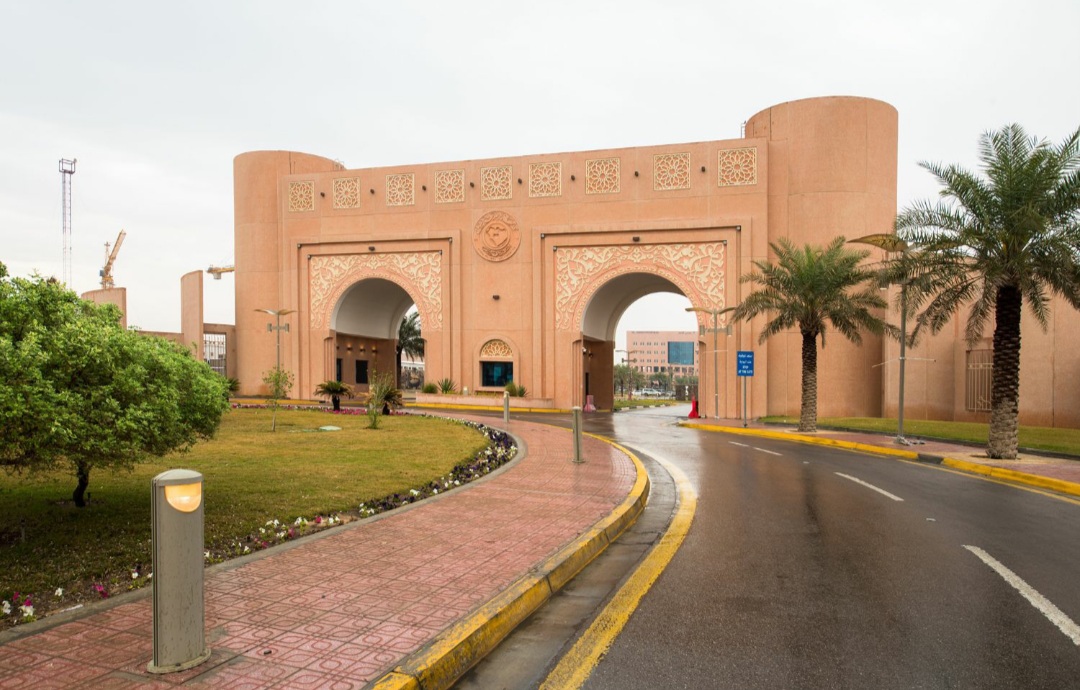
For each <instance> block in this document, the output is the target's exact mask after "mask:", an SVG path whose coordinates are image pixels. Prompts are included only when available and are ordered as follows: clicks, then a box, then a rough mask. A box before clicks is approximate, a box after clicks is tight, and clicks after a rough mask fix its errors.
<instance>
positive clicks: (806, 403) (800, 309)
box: [732, 237, 886, 431]
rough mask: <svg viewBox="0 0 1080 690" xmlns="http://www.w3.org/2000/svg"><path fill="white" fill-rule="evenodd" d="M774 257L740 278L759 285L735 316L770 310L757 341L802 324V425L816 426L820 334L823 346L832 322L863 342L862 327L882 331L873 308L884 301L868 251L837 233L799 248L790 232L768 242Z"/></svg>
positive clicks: (744, 317) (806, 428)
mask: <svg viewBox="0 0 1080 690" xmlns="http://www.w3.org/2000/svg"><path fill="white" fill-rule="evenodd" d="M769 247H771V248H772V253H773V254H775V255H776V263H770V262H768V261H765V260H760V261H755V262H754V267H755V269H757V270H755V271H754V272H752V273H748V274H746V275H744V276H743V277H742V278H740V282H744V283H753V284H754V285H758V286H760V289H757V290H755V291H754V292H751V293H750V294H749V295H747V296H746V298H745V299H744V300H743V302H742V304H740V305H739V306H738V307H736V308H735V310H734V311H733V312H732V317H733V318H735V319H738V320H749V319H752V318H753V317H755V316H758V315H759V314H765V313H768V314H769V316H771V317H772V319H771V320H770V321H769V322H768V323H766V324H765V328H764V329H762V331H761V336H760V337H759V338H758V342H760V343H764V342H765V341H766V339H768V338H769V336H773V335H776V334H777V333H781V332H783V331H785V330H788V329H790V328H794V327H796V326H797V327H798V328H799V332H800V333H801V334H802V404H801V406H800V410H799V431H817V339H818V336H819V335H820V336H821V346H822V347H825V332H826V330H827V325H828V324H831V325H832V326H833V327H834V328H836V330H837V331H839V332H840V333H841V335H843V336H844V337H845V338H847V339H848V340H850V341H852V342H854V343H856V344H859V343H861V342H862V336H860V335H859V330H860V329H861V328H866V329H867V330H870V331H873V332H875V333H880V332H881V331H882V329H883V327H884V324H883V323H882V321H881V319H880V318H878V317H877V316H875V315H874V314H873V313H871V311H870V310H871V309H882V308H884V307H885V306H886V302H885V300H884V299H882V297H881V296H880V294H878V292H879V291H878V289H877V283H876V281H875V278H876V274H875V273H874V271H873V270H871V269H870V268H867V267H864V266H861V265H860V262H861V261H862V260H863V259H865V258H866V257H867V256H869V255H870V252H869V251H856V250H853V249H850V248H848V247H846V246H844V238H843V237H837V238H836V239H835V240H833V241H832V242H831V243H830V244H829V245H828V246H827V247H825V248H824V249H822V248H820V247H815V246H812V245H806V246H805V247H803V248H801V249H800V248H797V247H796V246H795V245H794V244H792V242H791V241H790V240H788V239H787V238H780V239H779V240H778V241H777V242H775V243H770V244H769Z"/></svg>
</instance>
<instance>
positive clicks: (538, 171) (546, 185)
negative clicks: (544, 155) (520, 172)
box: [529, 163, 562, 197]
mask: <svg viewBox="0 0 1080 690" xmlns="http://www.w3.org/2000/svg"><path fill="white" fill-rule="evenodd" d="M529 196H530V197H541V196H562V163H530V164H529Z"/></svg>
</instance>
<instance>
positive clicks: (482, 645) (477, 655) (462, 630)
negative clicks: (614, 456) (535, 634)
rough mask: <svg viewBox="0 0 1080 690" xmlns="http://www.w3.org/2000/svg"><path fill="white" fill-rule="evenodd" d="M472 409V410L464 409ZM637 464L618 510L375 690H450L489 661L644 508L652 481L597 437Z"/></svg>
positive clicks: (446, 632)
mask: <svg viewBox="0 0 1080 690" xmlns="http://www.w3.org/2000/svg"><path fill="white" fill-rule="evenodd" d="M466 409H469V408H466ZM589 435H590V436H592V437H593V438H597V439H599V440H601V441H604V442H605V443H609V444H611V445H612V446H614V447H616V448H618V449H619V450H620V451H622V452H623V453H625V454H626V455H627V456H628V457H629V458H630V460H631V462H633V463H634V467H635V469H636V470H637V479H636V480H635V482H634V486H633V488H632V489H631V490H630V493H629V494H628V495H627V497H626V498H625V499H624V500H623V502H622V503H621V504H619V506H618V507H617V508H615V510H614V511H612V513H611V514H610V515H608V516H607V517H605V518H604V519H602V520H600V521H599V522H597V523H596V524H595V525H593V527H592V528H591V529H589V530H588V531H587V532H585V533H584V534H582V535H581V536H579V537H578V538H577V539H575V540H574V541H573V542H571V543H570V544H568V545H566V546H565V547H563V548H562V549H560V550H559V552H558V553H556V554H555V555H554V556H552V557H550V558H548V559H547V560H546V561H544V562H543V563H542V564H540V565H539V566H538V567H537V568H535V569H534V570H533V571H532V572H531V573H530V574H528V575H526V576H525V577H522V578H521V579H519V580H518V581H517V582H515V583H514V584H512V585H510V587H508V588H507V589H505V590H503V591H502V592H501V593H499V594H498V595H497V596H495V597H494V598H493V599H491V600H490V601H488V602H487V603H485V604H483V605H481V606H480V607H479V608H478V609H476V610H475V611H473V612H472V613H471V614H470V615H468V616H466V617H465V618H463V619H462V620H460V621H458V622H457V623H455V624H454V625H452V626H450V627H449V628H447V629H446V630H444V631H443V632H442V633H440V634H439V635H438V636H436V637H435V639H434V640H432V641H431V642H430V643H428V644H427V645H426V646H424V647H423V648H422V649H420V650H419V651H417V652H415V653H413V654H412V655H410V656H408V657H406V658H405V659H404V660H402V662H401V663H400V664H399V665H398V666H397V667H396V668H395V669H394V670H392V671H390V672H389V673H387V674H386V675H384V676H382V677H381V678H379V679H378V680H376V681H375V682H374V683H373V684H372V685H371V687H372V688H378V689H379V690H395V689H400V690H418V689H419V688H423V689H424V690H434V689H441V688H449V687H450V686H452V685H453V684H454V681H456V680H457V679H458V678H460V677H461V676H462V675H463V674H464V673H465V672H466V671H468V670H469V669H470V668H472V666H473V665H474V664H476V662H478V661H480V660H481V659H483V658H484V657H485V656H487V655H488V654H489V653H490V652H491V650H493V649H495V647H496V646H497V645H498V644H499V643H500V642H502V640H503V638H505V637H506V636H507V635H509V634H510V632H512V631H513V630H514V628H516V627H517V626H518V625H519V624H520V623H521V622H522V621H524V620H525V619H526V618H528V617H529V615H531V614H532V613H533V612H534V611H536V609H538V608H539V607H540V606H542V605H543V604H544V603H545V602H546V601H547V600H548V599H550V598H551V596H552V594H553V593H555V592H557V591H558V590H559V589H560V588H562V587H563V585H565V584H566V583H567V582H569V581H570V580H571V579H572V578H573V577H574V576H575V575H577V574H578V573H579V572H581V569H582V568H584V567H585V566H586V565H588V564H589V563H590V562H591V561H592V560H593V559H594V558H595V557H596V556H597V555H599V554H600V553H601V552H603V551H604V549H606V548H607V546H608V544H609V543H610V542H611V540H613V539H614V538H615V537H617V536H619V534H621V533H622V532H623V531H624V530H625V529H626V528H627V527H629V526H630V525H632V524H633V523H634V521H635V520H636V519H637V517H638V516H639V515H640V514H641V512H642V511H643V510H644V509H645V504H646V502H647V501H648V495H649V476H648V474H647V473H646V472H645V466H644V465H642V464H641V461H640V460H639V459H638V458H637V457H636V456H635V455H634V454H633V453H631V452H630V451H629V450H627V449H626V448H624V447H622V446H620V445H619V444H617V443H615V442H614V441H611V440H609V439H605V438H602V437H599V436H593V435H592V434H589Z"/></svg>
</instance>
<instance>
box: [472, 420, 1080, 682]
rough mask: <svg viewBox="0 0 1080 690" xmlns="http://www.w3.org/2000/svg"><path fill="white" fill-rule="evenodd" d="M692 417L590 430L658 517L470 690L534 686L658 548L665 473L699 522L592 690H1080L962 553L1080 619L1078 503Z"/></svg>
mask: <svg viewBox="0 0 1080 690" xmlns="http://www.w3.org/2000/svg"><path fill="white" fill-rule="evenodd" d="M687 411H688V410H687V408H662V409H659V410H651V411H648V410H640V411H634V412H627V413H620V414H616V415H597V416H595V417H590V418H589V420H588V422H587V425H586V429H587V430H588V431H592V432H594V433H599V434H602V435H605V436H608V437H611V438H613V439H615V440H617V441H619V442H620V443H622V444H624V445H626V446H628V447H630V448H632V449H633V450H634V451H635V452H638V453H639V454H641V455H642V457H643V460H645V462H646V466H647V467H648V469H649V471H650V474H651V475H652V476H653V477H654V479H653V483H654V486H655V487H657V490H656V491H654V493H655V496H654V497H652V498H651V499H650V508H649V510H647V512H646V515H643V518H642V520H639V523H641V524H639V525H637V526H635V528H636V529H635V531H634V532H632V533H630V534H628V535H626V536H625V537H624V538H623V539H620V542H622V541H625V542H626V543H625V544H622V545H621V548H614V547H613V548H612V549H610V551H612V553H611V554H605V556H603V557H601V558H600V559H598V560H597V562H595V563H594V564H593V565H591V566H590V567H589V568H587V569H586V571H585V572H584V573H582V575H580V576H579V578H578V579H577V580H575V581H574V582H573V583H571V584H570V585H569V586H568V587H567V591H566V592H565V593H564V594H563V595H562V596H561V597H556V599H554V600H553V601H552V602H551V603H549V604H548V605H547V606H545V607H544V609H541V611H540V612H538V613H537V614H536V615H534V616H533V618H532V619H530V621H528V622H527V623H526V624H525V625H523V626H522V628H521V629H520V630H519V632H518V633H516V634H515V635H512V636H511V637H510V638H508V640H507V641H506V642H504V644H503V646H502V647H500V650H497V651H496V653H495V654H493V655H492V656H491V657H490V658H489V659H488V660H485V661H484V662H483V663H482V664H481V665H480V666H478V667H477V669H475V670H474V671H473V672H472V673H471V674H470V675H469V676H467V677H466V678H465V679H463V681H462V687H466V688H470V687H478V688H479V687H482V688H526V687H536V685H537V683H538V682H539V680H538V679H542V678H543V677H544V676H545V675H546V672H547V670H548V669H549V668H550V667H551V666H552V665H553V664H554V663H555V662H556V661H557V658H558V656H559V655H560V654H561V653H562V652H563V651H565V649H566V648H568V646H569V645H570V644H572V642H573V638H574V637H575V636H576V635H577V634H578V633H580V631H581V630H583V629H584V628H585V627H586V626H587V625H588V623H589V621H590V620H591V617H592V615H594V614H595V612H596V611H597V610H598V609H599V606H601V604H602V600H603V599H604V598H605V597H606V596H607V592H609V591H610V590H611V589H613V588H615V587H616V586H618V584H619V581H620V580H621V579H622V577H623V576H624V575H625V574H626V572H628V571H629V569H630V567H631V562H632V561H635V560H636V559H638V558H639V557H640V556H641V555H643V553H644V552H645V550H646V549H647V548H648V546H649V545H650V543H652V542H653V541H655V539H656V538H658V536H659V534H660V533H662V531H663V529H664V525H665V524H666V521H667V519H668V517H669V516H670V515H669V513H670V510H671V508H672V506H673V496H672V489H671V482H670V478H666V477H658V476H657V475H658V473H659V474H660V475H662V474H664V473H663V470H662V468H660V467H659V466H657V465H656V464H655V463H652V462H650V461H649V458H657V457H659V458H662V459H664V460H666V461H667V462H669V463H672V464H674V465H676V466H678V467H679V468H680V469H681V470H682V471H683V472H684V473H685V474H686V475H687V476H688V477H689V479H690V481H691V483H692V485H693V486H694V488H695V490H696V491H697V493H698V506H697V513H696V515H695V518H694V523H693V526H692V527H691V530H690V533H689V535H688V536H687V538H686V540H685V542H684V543H683V545H682V548H681V549H680V550H679V552H678V553H677V554H676V555H675V558H674V559H673V560H672V562H671V563H670V564H669V566H668V568H667V569H666V570H665V572H664V573H663V574H662V575H661V576H660V578H659V579H658V580H657V582H656V583H655V585H654V586H653V587H652V589H651V590H650V591H649V592H648V593H647V594H646V595H645V597H644V598H643V599H642V602H641V604H640V606H639V607H638V609H637V610H636V611H635V612H634V614H633V616H632V617H631V618H630V620H629V623H628V624H627V626H626V628H625V629H624V630H623V632H622V633H621V634H620V635H619V637H618V638H617V639H616V641H615V643H614V644H613V646H612V648H611V649H610V650H609V651H608V653H607V654H606V655H605V656H604V658H603V659H602V660H601V662H600V663H599V665H598V666H597V668H596V670H595V671H594V672H593V674H592V675H591V676H590V678H589V680H588V681H587V683H586V684H585V686H584V687H585V688H590V689H593V690H598V689H605V690H606V689H615V688H618V689H619V690H623V689H628V690H634V689H638V688H640V689H650V690H651V689H654V688H1080V645H1078V644H1077V643H1074V642H1073V640H1072V639H1070V638H1069V637H1068V636H1067V635H1066V634H1065V633H1063V632H1062V631H1061V630H1060V629H1059V628H1058V627H1056V626H1055V624H1054V623H1052V622H1051V621H1050V620H1049V619H1048V618H1047V617H1046V616H1045V615H1044V614H1043V613H1041V612H1040V611H1038V610H1037V609H1036V608H1035V607H1034V606H1032V604H1031V603H1029V601H1028V600H1027V599H1025V598H1024V597H1023V596H1022V595H1021V594H1020V593H1019V592H1018V591H1017V590H1016V589H1014V588H1013V587H1012V586H1011V585H1009V584H1008V583H1007V582H1006V581H1005V580H1004V579H1003V578H1002V576H1001V575H999V574H998V573H997V572H995V571H993V570H991V568H990V567H989V566H987V565H986V564H985V563H984V562H983V561H982V560H980V558H979V557H977V556H976V555H975V554H974V553H973V552H972V551H971V550H969V549H966V548H965V546H973V547H977V548H979V549H981V550H982V551H983V552H985V553H986V554H988V555H989V556H991V557H992V558H994V559H996V560H997V561H998V562H1000V563H1002V564H1003V565H1004V566H1005V567H1007V568H1009V569H1010V570H1011V571H1012V572H1013V573H1015V574H1016V575H1017V576H1019V577H1020V578H1022V579H1023V580H1024V581H1025V582H1026V583H1027V584H1028V585H1030V586H1031V587H1032V588H1033V589H1034V590H1037V592H1038V594H1041V595H1042V596H1043V597H1045V599H1047V600H1049V602H1051V603H1052V604H1053V605H1056V607H1057V608H1058V609H1060V611H1061V613H1062V614H1064V615H1065V616H1067V617H1068V618H1069V619H1071V621H1080V505H1078V504H1077V503H1076V502H1071V503H1070V502H1064V501H1060V500H1056V499H1052V498H1048V497H1046V496H1043V495H1040V494H1037V493H1032V492H1028V491H1024V490H1021V489H1017V488H1014V487H1009V486H1003V485H1000V484H995V483H992V482H987V481H983V480H980V479H975V478H972V477H969V476H963V475H959V474H955V473H951V472H947V471H942V470H940V469H936V468H932V467H929V466H925V465H918V464H913V463H905V462H900V461H897V460H893V459H884V458H877V457H873V456H868V455H863V454H858V453H851V452H847V451H840V450H833V449H828V448H819V447H816V446H807V445H800V444H793V443H784V442H779V441H770V440H767V439H757V438H751V437H740V436H735V435H727V434H716V433H708V432H701V431H696V430H692V429H681V428H678V427H677V426H675V420H676V418H677V417H678V416H685V414H686V412H687ZM538 421H547V422H549V423H554V422H556V420H555V419H553V418H552V417H550V416H548V417H547V418H540V419H538ZM837 473H841V474H844V475H847V476H846V477H841V476H839V475H838V474H837ZM855 480H859V481H861V482H865V483H866V484H870V485H872V486H873V487H877V488H878V489H881V490H884V491H886V492H888V493H890V494H892V495H893V496H895V497H897V498H902V499H903V500H902V501H898V500H894V499H893V498H891V497H889V496H886V495H883V494H882V493H880V492H878V491H876V490H874V489H873V488H870V487H868V486H866V485H865V484H862V483H858V482H856V481H855ZM617 545H618V543H617ZM1066 627H1067V624H1066Z"/></svg>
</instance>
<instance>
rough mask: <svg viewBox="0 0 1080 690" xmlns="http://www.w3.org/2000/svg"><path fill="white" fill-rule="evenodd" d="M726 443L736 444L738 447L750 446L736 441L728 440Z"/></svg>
mask: <svg viewBox="0 0 1080 690" xmlns="http://www.w3.org/2000/svg"><path fill="white" fill-rule="evenodd" d="M728 443H730V444H731V445H733V446H738V447H739V448H749V447H750V446H748V445H746V444H745V443H736V442H735V441H728Z"/></svg>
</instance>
